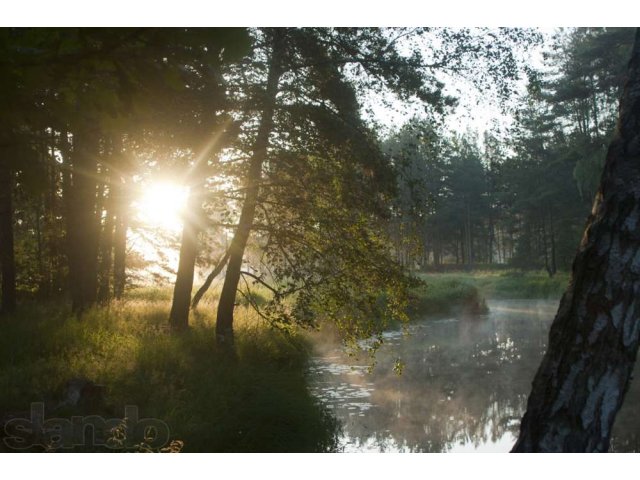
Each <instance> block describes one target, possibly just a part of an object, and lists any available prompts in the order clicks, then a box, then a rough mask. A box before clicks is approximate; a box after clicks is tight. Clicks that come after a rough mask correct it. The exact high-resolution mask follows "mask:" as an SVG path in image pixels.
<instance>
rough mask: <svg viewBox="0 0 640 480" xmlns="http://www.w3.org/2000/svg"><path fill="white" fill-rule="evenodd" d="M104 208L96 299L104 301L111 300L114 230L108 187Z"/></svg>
mask: <svg viewBox="0 0 640 480" xmlns="http://www.w3.org/2000/svg"><path fill="white" fill-rule="evenodd" d="M104 195H105V197H106V198H105V200H104V208H105V218H104V225H103V227H102V235H101V236H100V264H99V268H98V270H99V272H98V279H99V282H98V301H99V302H101V303H106V302H108V301H109V300H111V265H112V257H113V236H114V235H113V232H114V223H115V222H114V214H113V189H112V188H111V187H109V189H108V191H106V192H104Z"/></svg>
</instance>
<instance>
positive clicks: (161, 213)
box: [134, 182, 189, 233]
mask: <svg viewBox="0 0 640 480" xmlns="http://www.w3.org/2000/svg"><path fill="white" fill-rule="evenodd" d="M188 196H189V189H188V188H187V187H184V186H182V185H178V184H175V183H169V182H154V183H150V184H148V185H146V186H145V187H143V188H142V192H141V195H140V196H139V197H138V199H137V200H136V201H135V202H134V203H135V208H136V210H137V212H136V213H137V217H138V219H139V220H140V221H141V222H143V223H144V224H146V225H147V226H149V227H154V228H161V229H164V230H167V231H168V232H171V233H178V232H179V231H180V230H181V229H182V224H183V220H182V214H183V210H184V207H185V206H186V203H187V197H188Z"/></svg>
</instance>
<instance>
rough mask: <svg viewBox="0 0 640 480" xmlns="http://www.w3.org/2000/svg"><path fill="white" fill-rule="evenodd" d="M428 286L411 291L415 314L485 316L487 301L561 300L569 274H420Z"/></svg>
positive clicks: (499, 272)
mask: <svg viewBox="0 0 640 480" xmlns="http://www.w3.org/2000/svg"><path fill="white" fill-rule="evenodd" d="M418 277H419V278H420V279H421V280H423V281H424V282H425V284H426V286H418V287H414V288H413V289H412V290H411V296H412V301H411V306H412V310H413V312H414V314H447V313H452V312H455V311H460V310H462V311H464V312H482V311H483V308H486V305H485V304H484V300H485V299H491V298H496V299H498V298H501V299H504V298H513V299H533V298H560V296H561V295H562V293H563V292H564V291H565V289H566V287H567V285H568V282H569V274H568V273H566V272H559V273H557V274H556V275H555V276H554V277H552V278H550V277H549V276H548V275H547V274H546V272H519V271H502V272H501V271H476V272H470V273H428V274H419V275H418Z"/></svg>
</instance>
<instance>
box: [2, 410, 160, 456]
mask: <svg viewBox="0 0 640 480" xmlns="http://www.w3.org/2000/svg"><path fill="white" fill-rule="evenodd" d="M4 431H5V434H6V435H7V436H6V437H5V438H4V439H3V441H4V443H5V445H6V446H7V447H9V448H10V449H13V450H26V449H29V448H32V447H35V446H39V445H40V446H42V447H44V448H46V449H54V450H55V449H60V448H73V447H77V446H94V447H107V448H110V449H114V450H121V449H125V448H131V447H134V446H136V445H140V444H142V443H144V444H145V445H146V446H148V447H150V448H153V449H158V448H160V447H163V446H164V445H166V444H167V443H168V442H169V436H170V430H169V426H168V425H167V424H166V423H165V422H163V421H162V420H159V419H157V418H142V419H138V407H137V406H135V405H127V406H125V408H124V418H111V419H105V418H103V417H101V416H99V415H89V416H84V417H83V416H73V417H71V418H50V419H46V420H45V418H44V403H40V402H38V403H32V404H31V418H29V419H27V418H12V419H11V420H9V421H7V422H6V423H5V426H4ZM88 432H90V433H91V435H90V436H87V433H88Z"/></svg>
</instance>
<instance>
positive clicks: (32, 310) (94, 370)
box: [0, 290, 339, 452]
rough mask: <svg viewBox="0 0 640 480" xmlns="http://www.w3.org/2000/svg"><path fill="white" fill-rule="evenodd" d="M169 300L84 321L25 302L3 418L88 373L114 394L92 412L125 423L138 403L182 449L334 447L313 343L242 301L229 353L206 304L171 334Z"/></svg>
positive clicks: (8, 332)
mask: <svg viewBox="0 0 640 480" xmlns="http://www.w3.org/2000/svg"><path fill="white" fill-rule="evenodd" d="M169 298H170V294H169V295H167V294H166V293H165V292H162V291H156V290H139V291H134V292H132V294H130V295H129V296H128V298H127V299H126V300H124V301H121V302H114V303H112V304H111V305H109V306H107V307H102V308H94V309H92V310H90V311H87V312H86V313H85V314H84V315H83V316H82V317H81V318H79V319H78V318H76V317H75V316H72V315H71V313H70V312H69V310H68V308H67V307H65V306H60V305H53V304H49V305H43V304H32V305H26V306H24V307H23V308H22V309H21V310H20V312H19V313H18V314H16V315H14V316H12V317H9V318H5V319H4V320H3V321H2V323H1V324H0V329H1V330H2V332H1V334H0V418H2V416H3V415H4V414H6V413H8V412H21V411H26V410H28V409H29V404H30V403H31V402H39V401H44V402H45V403H46V404H47V405H54V404H55V403H56V401H57V399H56V392H60V391H61V390H62V389H63V387H64V385H65V383H66V382H67V381H69V380H70V379H73V378H86V379H89V380H91V381H93V382H95V383H97V384H102V385H104V386H105V387H106V396H105V402H104V406H103V407H102V408H101V411H96V412H83V413H85V414H86V413H93V414H98V415H104V416H107V417H108V418H114V415H115V418H121V417H122V415H123V412H124V406H125V405H136V406H137V407H138V409H139V413H140V417H147V418H158V419H160V420H163V421H164V422H166V423H167V424H168V425H169V427H170V429H171V438H173V439H178V440H181V441H183V442H184V451H188V452H315V451H330V450H332V449H335V448H336V444H337V435H338V431H339V428H338V425H337V423H336V421H335V420H334V419H333V417H331V416H330V415H329V414H328V413H327V412H326V411H325V410H324V409H323V408H322V407H321V406H319V404H318V403H317V402H316V400H315V399H314V398H313V397H312V396H311V394H310V393H309V391H308V389H307V384H306V378H305V369H306V362H307V359H308V345H307V344H306V343H305V341H304V340H302V339H301V338H299V337H296V336H291V335H287V336H285V335H284V334H282V333H281V332H279V331H276V330H273V329H270V328H269V327H267V326H265V325H263V324H262V323H260V322H259V321H258V319H257V318H256V317H254V316H252V315H251V313H250V310H249V309H247V308H244V307H239V308H238V309H237V311H238V314H237V334H236V347H237V349H236V350H237V356H236V357H231V356H229V355H228V353H226V352H224V351H221V350H219V349H218V348H217V347H216V343H215V331H214V328H213V320H214V319H213V316H212V313H211V312H212V310H211V309H207V308H203V307H206V305H203V307H201V308H200V311H199V312H198V313H197V314H196V315H195V316H194V321H193V322H192V323H193V328H191V329H190V330H189V331H187V332H185V333H183V334H180V335H175V334H171V333H169V332H168V329H167V327H166V326H167V317H168V312H169V306H170V305H169V303H168V299H169ZM69 413H70V414H72V413H74V412H69ZM0 444H1V442H0ZM0 448H1V447H0ZM79 449H80V450H82V448H81V447H79Z"/></svg>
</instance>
